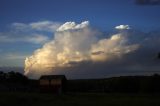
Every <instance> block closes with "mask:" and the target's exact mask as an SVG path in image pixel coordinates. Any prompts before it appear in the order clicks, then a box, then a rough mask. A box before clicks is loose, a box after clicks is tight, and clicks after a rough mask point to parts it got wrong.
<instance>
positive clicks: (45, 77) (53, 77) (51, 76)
mask: <svg viewBox="0 0 160 106" xmlns="http://www.w3.org/2000/svg"><path fill="white" fill-rule="evenodd" d="M40 79H66V77H65V75H42V76H41V77H40Z"/></svg>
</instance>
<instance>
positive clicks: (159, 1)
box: [135, 0, 160, 5]
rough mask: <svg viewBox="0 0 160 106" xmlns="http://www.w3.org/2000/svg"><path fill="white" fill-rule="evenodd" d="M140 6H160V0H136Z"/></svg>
mask: <svg viewBox="0 0 160 106" xmlns="http://www.w3.org/2000/svg"><path fill="white" fill-rule="evenodd" d="M135 3H136V4H138V5H160V0H136V1H135Z"/></svg>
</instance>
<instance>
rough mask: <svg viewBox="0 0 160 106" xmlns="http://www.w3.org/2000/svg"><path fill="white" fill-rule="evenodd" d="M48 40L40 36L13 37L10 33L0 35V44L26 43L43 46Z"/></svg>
mask: <svg viewBox="0 0 160 106" xmlns="http://www.w3.org/2000/svg"><path fill="white" fill-rule="evenodd" d="M48 40H49V38H48V37H47V36H46V35H41V34H31V35H30V36H27V35H23V36H16V35H15V36H14V35H12V34H10V33H0V43H15V42H28V43H32V44H43V43H45V42H47V41H48Z"/></svg>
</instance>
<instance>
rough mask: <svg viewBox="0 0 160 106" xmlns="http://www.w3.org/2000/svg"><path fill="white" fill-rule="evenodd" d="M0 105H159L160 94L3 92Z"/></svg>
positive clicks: (0, 96) (0, 94)
mask: <svg viewBox="0 0 160 106" xmlns="http://www.w3.org/2000/svg"><path fill="white" fill-rule="evenodd" d="M0 106H160V96H159V95H158V94H157V95H151V94H98V93H77V94H73V93H72V94H71V93H70V94H63V95H52V94H40V93H20V92H18V93H17V92H7V93H6V92H3V93H0Z"/></svg>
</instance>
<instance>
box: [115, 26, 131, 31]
mask: <svg viewBox="0 0 160 106" xmlns="http://www.w3.org/2000/svg"><path fill="white" fill-rule="evenodd" d="M115 29H119V30H125V29H131V28H130V26H129V25H119V26H116V27H115Z"/></svg>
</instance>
